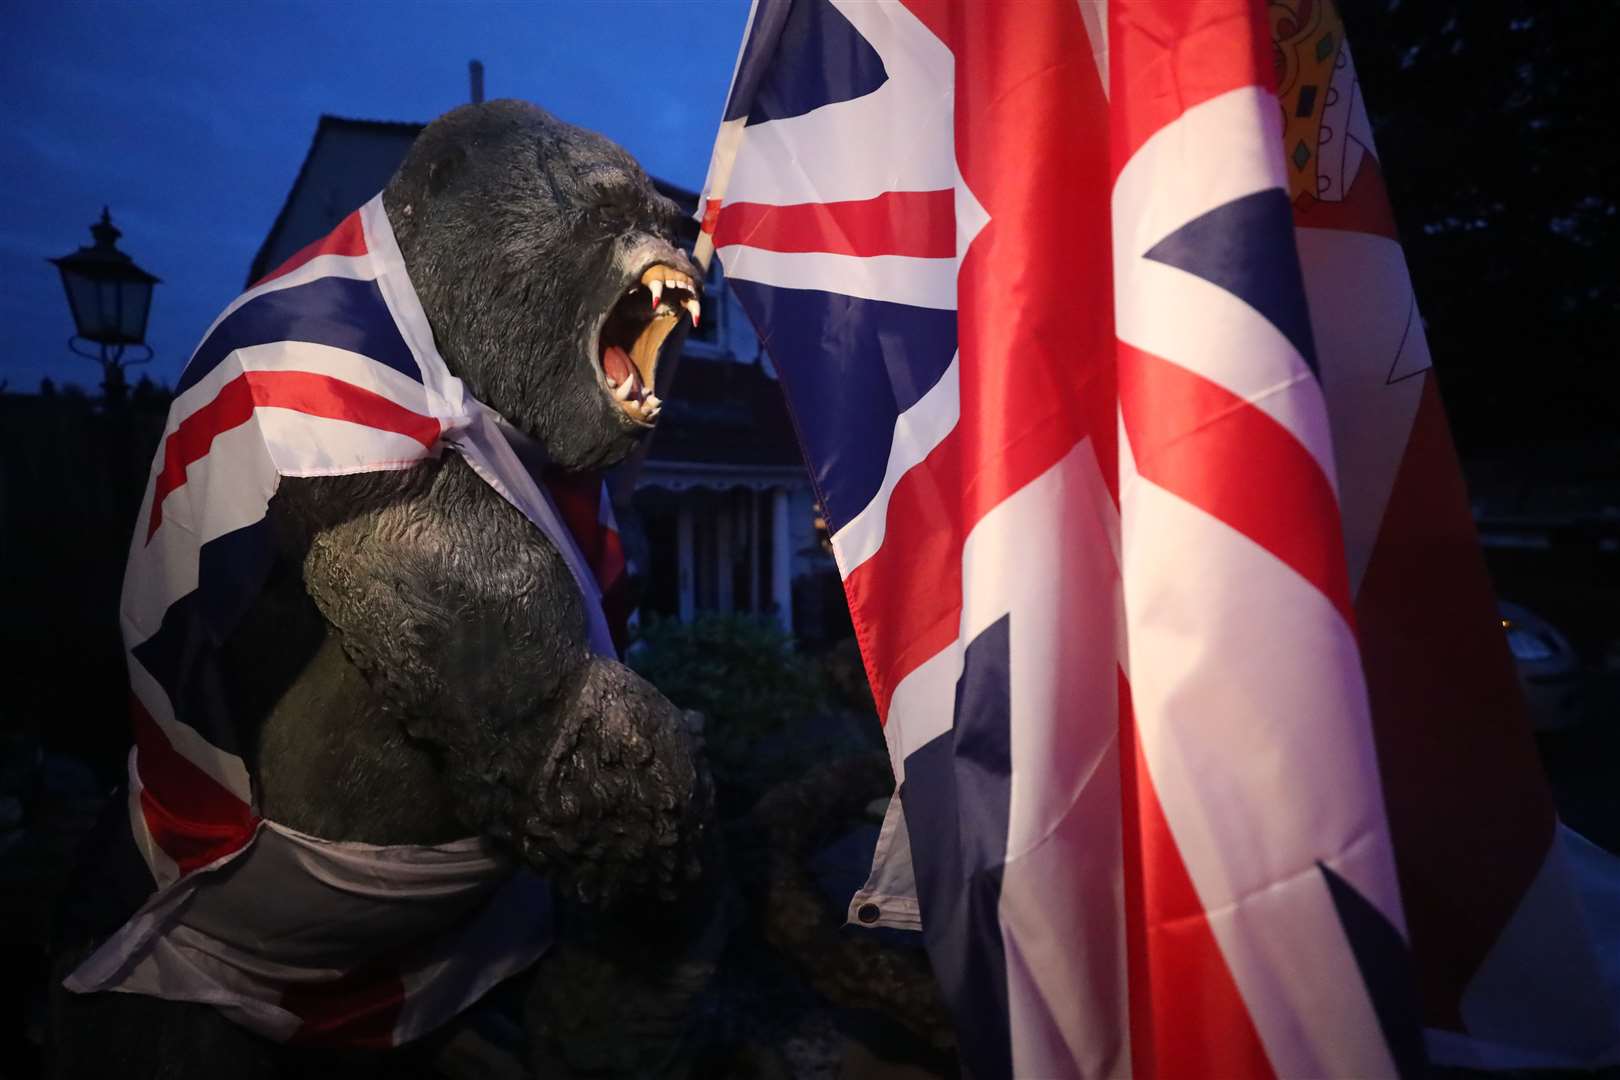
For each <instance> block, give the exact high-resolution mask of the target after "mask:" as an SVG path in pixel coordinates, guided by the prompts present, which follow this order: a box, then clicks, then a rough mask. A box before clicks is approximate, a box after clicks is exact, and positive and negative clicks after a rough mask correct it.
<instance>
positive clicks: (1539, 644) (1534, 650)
mask: <svg viewBox="0 0 1620 1080" xmlns="http://www.w3.org/2000/svg"><path fill="white" fill-rule="evenodd" d="M1507 640H1508V649H1509V651H1511V652H1512V653H1513V659H1515V660H1522V661H1535V660H1551V659H1552V658H1553V657H1554V656H1557V655H1558V650H1557V649H1556V648H1555V647H1554V646H1553V643H1552V642H1550V641H1548V640H1547V639H1546V638H1544V637H1542V636H1541V635H1540V634H1538V633H1536V632H1535V631H1534V630H1527V629H1525V628H1524V627H1522V626H1509V627H1508V628H1507Z"/></svg>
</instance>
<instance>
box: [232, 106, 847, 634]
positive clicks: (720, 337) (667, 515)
mask: <svg viewBox="0 0 1620 1080" xmlns="http://www.w3.org/2000/svg"><path fill="white" fill-rule="evenodd" d="M421 129H422V125H421V124H407V123H388V122H383V121H376V120H351V119H346V118H343V117H337V116H322V117H321V119H320V123H319V125H318V126H317V127H316V129H315V138H314V140H313V142H312V143H311V144H310V148H309V153H308V154H307V155H306V156H305V158H304V163H303V165H302V166H301V167H300V168H299V170H298V175H297V177H296V178H295V179H294V180H293V184H292V189H291V190H290V191H289V192H288V193H287V199H286V202H285V203H284V204H283V205H282V208H281V212H280V213H279V214H278V215H277V216H276V220H275V223H274V224H273V225H271V227H270V232H269V234H268V235H267V236H266V237H265V240H264V243H263V244H262V245H261V246H260V248H259V251H258V254H257V255H255V256H254V259H253V263H252V266H251V267H250V269H249V270H248V282H249V283H250V284H251V283H252V282H254V281H257V280H259V279H260V278H261V277H263V276H264V275H265V274H267V273H269V272H270V271H271V270H273V269H274V268H275V267H277V266H279V265H280V264H281V263H282V262H283V261H285V260H286V259H287V258H288V257H289V256H291V255H292V254H293V253H295V252H297V251H298V250H299V249H300V248H303V247H304V246H305V245H307V244H309V243H311V242H312V241H314V240H316V239H318V238H320V237H321V236H324V235H325V234H326V233H327V232H329V231H331V229H332V228H333V227H334V226H335V225H337V223H338V222H339V221H341V220H342V219H343V218H344V217H345V216H346V215H348V214H349V213H350V212H351V211H353V210H354V209H356V208H357V207H359V206H360V205H361V204H362V203H364V202H365V201H366V200H367V199H369V198H371V197H372V196H373V195H375V194H376V193H377V192H378V191H381V190H382V188H383V187H384V186H386V185H387V183H388V180H389V178H390V177H391V176H393V174H394V170H395V169H397V168H398V167H399V163H400V162H401V161H402V160H403V159H404V157H405V153H406V151H407V150H409V148H410V145H411V143H412V141H413V140H414V139H415V138H416V135H417V133H418V132H419V131H421ZM653 183H654V185H655V186H656V187H657V188H658V190H659V191H661V192H663V194H665V195H667V196H668V197H670V198H671V199H673V200H675V202H676V203H677V204H679V205H680V206H681V207H682V208H683V209H684V210H686V211H687V221H688V223H689V224H688V230H689V231H688V234H687V235H686V236H684V237H683V238H682V240H683V242H684V244H685V245H686V246H688V247H690V245H691V243H692V241H693V240H695V238H696V236H697V224H696V222H695V221H692V220H691V214H692V213H693V212H694V211H695V210H696V207H697V195H696V193H694V192H691V191H687V190H685V189H683V188H679V187H676V186H675V185H673V184H669V183H666V182H664V181H661V180H657V179H654V181H653ZM703 312H704V319H703V322H702V326H701V328H700V329H699V330H697V331H695V332H693V333H692V334H691V335H690V336H689V337H688V339H687V342H686V346H685V348H684V349H683V350H682V353H681V356H680V358H679V361H678V363H677V365H676V367H675V370H674V376H673V380H674V381H673V384H672V386H671V388H670V390H669V392H668V393H666V394H665V395H664V397H665V401H666V404H665V406H664V410H663V415H662V416H661V417H660V420H659V424H658V430H657V431H656V432H655V433H654V435H653V436H652V438H651V440H650V446H649V447H648V448H647V452H646V454H645V456H644V458H643V459H642V460H640V461H637V462H635V463H633V464H630V465H628V466H627V467H621V469H620V470H618V471H617V475H616V476H614V477H611V478H610V486H611V488H612V490H613V493H614V503H615V506H616V508H617V510H618V513H619V518H620V523H621V526H622V528H623V530H624V537H625V543H626V549H627V551H628V553H629V556H630V561H631V567H632V573H633V574H635V575H636V576H637V578H638V579H639V581H640V583H641V589H640V601H641V608H642V610H643V611H653V612H658V613H660V614H664V615H669V616H674V617H677V618H679V619H681V620H682V621H689V620H690V619H692V618H693V617H694V616H695V615H696V614H698V613H699V612H705V611H718V612H753V613H758V614H770V615H774V616H775V617H776V618H777V619H778V620H779V621H780V622H781V624H782V625H783V626H784V627H787V628H789V629H791V630H793V631H794V632H795V633H796V634H797V635H798V636H799V637H800V638H801V639H810V640H827V639H828V638H829V637H830V636H833V635H837V634H839V633H840V632H841V628H842V627H845V626H847V619H848V614H847V611H845V610H844V609H843V606H842V601H841V599H840V598H838V595H837V592H838V590H837V570H836V568H835V566H834V563H833V560H832V556H831V554H830V547H829V545H828V544H827V542H826V534H825V530H824V528H823V527H822V526H821V520H820V517H819V515H818V513H817V511H816V501H815V495H814V491H813V489H812V487H811V484H810V480H809V477H808V475H807V474H806V472H805V469H804V464H803V459H802V458H801V457H800V454H799V449H798V444H797V442H796V441H795V438H794V435H793V424H792V420H791V418H790V417H789V415H788V411H787V406H786V403H785V401H784V400H783V397H782V392H781V388H780V387H779V386H778V384H777V381H776V378H775V375H774V373H773V372H772V371H771V369H770V368H769V363H768V360H766V358H765V357H764V355H763V353H762V351H761V348H760V344H759V339H758V338H757V337H755V335H754V333H753V331H752V329H751V327H750V326H749V324H748V320H747V317H746V316H745V315H744V314H743V312H742V310H741V308H740V307H739V306H738V305H737V303H736V301H735V299H734V298H733V297H732V296H731V295H730V294H729V293H728V291H727V289H726V287H725V280H724V277H723V275H722V274H721V273H720V269H719V266H718V264H716V266H715V267H714V268H713V269H712V270H711V271H710V273H709V277H708V280H707V281H706V282H705V295H704V300H703ZM796 596H797V603H796V602H795V598H796Z"/></svg>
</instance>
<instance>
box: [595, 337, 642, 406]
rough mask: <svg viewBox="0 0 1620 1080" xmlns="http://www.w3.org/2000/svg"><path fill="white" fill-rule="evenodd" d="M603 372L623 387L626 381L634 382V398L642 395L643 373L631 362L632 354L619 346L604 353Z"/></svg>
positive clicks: (609, 347) (632, 385) (631, 390)
mask: <svg viewBox="0 0 1620 1080" xmlns="http://www.w3.org/2000/svg"><path fill="white" fill-rule="evenodd" d="M602 370H603V371H605V372H606V373H607V377H608V378H610V379H612V380H613V381H614V382H615V383H617V384H619V385H621V386H622V385H624V381H625V380H626V379H630V380H632V381H631V383H630V393H631V395H632V396H635V395H639V394H640V393H641V373H640V372H638V371H637V370H636V365H634V364H632V363H631V362H630V354H629V353H627V352H625V351H624V350H623V349H622V348H620V347H619V346H617V345H610V346H608V348H607V350H606V351H605V352H603V353H602Z"/></svg>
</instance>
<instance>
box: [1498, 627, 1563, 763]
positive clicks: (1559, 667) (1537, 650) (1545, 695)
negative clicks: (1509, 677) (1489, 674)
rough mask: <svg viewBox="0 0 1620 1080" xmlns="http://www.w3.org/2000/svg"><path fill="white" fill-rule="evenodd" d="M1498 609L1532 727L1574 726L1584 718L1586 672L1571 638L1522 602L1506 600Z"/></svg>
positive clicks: (1543, 730) (1543, 729) (1538, 730)
mask: <svg viewBox="0 0 1620 1080" xmlns="http://www.w3.org/2000/svg"><path fill="white" fill-rule="evenodd" d="M1497 608H1498V609H1499V611H1500V613H1501V617H1502V632H1503V633H1504V634H1506V635H1507V643H1508V651H1509V652H1511V653H1512V654H1513V663H1514V666H1515V667H1516V668H1517V669H1518V672H1519V685H1520V686H1521V687H1522V688H1523V690H1524V700H1525V705H1526V706H1527V707H1528V709H1529V713H1530V726H1531V727H1532V728H1533V729H1534V730H1535V731H1537V732H1546V731H1561V730H1563V729H1564V728H1568V727H1572V726H1573V725H1574V724H1576V723H1577V722H1578V721H1579V720H1580V718H1581V712H1582V709H1581V706H1582V701H1583V696H1584V694H1583V683H1584V678H1583V676H1584V673H1583V672H1582V670H1581V661H1580V657H1579V656H1577V655H1576V653H1575V650H1574V648H1573V647H1572V646H1571V645H1570V643H1569V639H1568V638H1566V637H1564V635H1563V634H1561V633H1559V632H1558V630H1557V629H1556V628H1555V627H1554V626H1553V625H1552V624H1551V623H1549V622H1548V621H1547V620H1546V619H1543V618H1542V617H1541V616H1539V615H1537V614H1535V613H1534V612H1533V611H1531V610H1530V609H1529V608H1526V607H1524V606H1522V605H1520V604H1514V603H1509V602H1508V601H1505V600H1504V601H1502V602H1501V603H1499V604H1498V605H1497Z"/></svg>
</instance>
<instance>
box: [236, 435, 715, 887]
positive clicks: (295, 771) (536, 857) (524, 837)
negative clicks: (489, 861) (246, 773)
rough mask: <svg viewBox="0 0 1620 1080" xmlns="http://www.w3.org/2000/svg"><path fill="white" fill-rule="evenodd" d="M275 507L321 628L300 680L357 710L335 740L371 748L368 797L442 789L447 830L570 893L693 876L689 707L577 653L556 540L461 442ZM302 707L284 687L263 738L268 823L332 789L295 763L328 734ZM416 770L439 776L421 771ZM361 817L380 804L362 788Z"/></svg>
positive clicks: (291, 490)
mask: <svg viewBox="0 0 1620 1080" xmlns="http://www.w3.org/2000/svg"><path fill="white" fill-rule="evenodd" d="M272 513H273V516H274V520H275V521H276V524H277V528H278V533H279V535H280V537H281V541H282V545H283V548H284V551H285V553H286V557H287V558H289V559H295V560H298V564H299V565H301V567H302V585H303V588H304V590H305V591H307V595H308V596H309V598H310V599H311V600H312V601H313V603H314V607H315V608H316V609H318V611H319V614H320V616H321V618H322V620H323V621H324V623H325V624H326V625H327V626H328V627H329V629H328V631H327V640H326V642H325V644H324V645H323V647H322V649H321V651H320V653H318V654H317V656H316V658H315V660H314V661H313V663H312V668H313V673H314V674H315V675H316V676H317V677H316V678H315V679H313V680H311V679H304V680H301V682H302V683H303V684H305V686H306V687H308V686H310V685H312V684H313V686H314V687H316V688H317V689H319V688H322V687H325V688H327V689H328V690H329V692H328V693H327V695H326V698H325V699H324V700H323V701H321V702H320V705H321V707H322V708H323V709H325V710H330V709H332V708H341V709H346V710H349V711H351V712H352V713H353V714H354V717H355V724H356V726H357V727H358V728H360V729H364V730H371V731H373V733H374V735H373V737H372V738H371V739H370V742H371V743H372V744H374V745H371V746H368V747H366V748H359V749H357V748H355V747H352V746H348V747H344V748H343V749H344V752H343V754H342V755H334V756H341V757H342V758H343V760H344V761H345V762H347V763H348V765H347V767H348V768H349V770H350V772H351V773H352V772H353V769H354V763H355V762H357V761H361V762H364V761H371V762H373V764H372V765H371V766H370V769H371V771H372V772H375V773H376V774H377V775H376V777H375V779H377V780H379V781H381V784H382V790H381V791H374V792H373V794H372V795H371V797H370V798H371V802H373V803H375V801H376V799H377V798H378V797H379V795H382V796H383V797H387V796H386V793H387V792H391V793H392V797H393V798H395V799H397V800H399V806H398V808H397V809H399V810H400V811H401V812H403V813H405V814H407V815H408V814H409V813H410V812H411V808H412V806H414V805H415V804H416V803H417V802H418V800H419V796H422V795H427V794H428V792H427V790H426V789H428V788H430V787H438V788H441V789H443V790H445V791H447V792H448V798H447V799H446V800H445V801H444V805H443V806H442V808H440V809H439V810H438V811H437V814H438V815H439V816H441V817H442V816H443V815H444V814H445V813H449V814H450V815H452V816H453V817H454V819H455V821H454V822H453V824H454V826H455V827H454V828H452V829H450V830H449V831H450V833H451V834H466V833H470V832H477V833H483V834H486V835H490V836H493V837H495V838H497V839H498V840H501V841H503V842H504V843H506V844H507V845H508V846H509V847H510V849H511V850H512V851H513V852H514V854H517V855H519V856H521V857H522V858H523V859H524V860H525V861H526V862H528V863H529V864H530V865H532V866H534V867H535V868H536V869H539V870H541V871H543V872H544V873H546V874H548V875H549V876H550V877H551V878H552V879H553V880H554V881H555V882H556V883H557V884H558V885H559V886H560V887H562V888H563V890H564V892H565V893H566V894H571V895H574V896H576V897H578V898H580V899H587V900H594V901H612V900H613V899H615V898H616V897H618V896H619V895H620V894H622V893H640V894H643V895H644V894H645V893H647V892H648V891H651V890H653V889H657V890H658V891H659V892H661V893H664V894H666V895H667V894H670V893H672V892H673V891H674V889H675V887H676V886H677V885H678V884H679V883H680V882H681V881H683V880H684V879H686V878H689V877H691V876H693V875H694V874H695V873H696V869H697V868H696V865H695V854H696V853H695V850H694V849H695V845H696V841H697V835H698V833H699V832H700V823H701V821H702V819H703V817H704V816H705V815H706V812H707V799H708V793H707V781H706V778H705V777H704V776H703V775H702V774H701V770H700V768H699V767H698V766H697V764H696V763H695V761H694V757H693V748H692V745H691V739H690V736H689V734H688V732H687V730H686V725H685V723H684V718H683V716H682V715H681V713H680V712H679V710H677V709H675V708H674V707H673V706H672V705H670V704H669V702H668V701H666V700H665V699H664V698H663V697H662V696H660V695H659V694H658V692H657V691H656V690H654V689H653V688H652V687H651V686H650V685H649V684H648V683H646V682H645V681H644V680H643V679H641V678H640V677H639V676H637V675H636V674H635V673H634V672H632V671H630V670H629V669H628V668H626V667H624V666H623V665H622V664H619V663H617V662H614V661H612V660H607V659H603V658H600V657H595V656H592V655H591V654H590V653H589V652H588V650H587V649H586V648H585V647H584V645H583V642H584V640H585V632H584V616H583V613H582V610H581V598H580V596H579V593H578V589H577V586H576V585H575V584H574V582H573V579H572V577H571V576H570V575H569V572H568V570H567V567H566V565H565V564H564V563H563V561H562V559H561V557H560V556H559V554H558V553H557V551H556V549H555V548H554V547H553V546H552V544H551V543H550V541H549V540H547V539H546V538H545V537H544V536H543V535H542V534H540V533H539V531H538V530H536V529H535V528H534V527H533V526H532V525H531V524H530V523H529V522H528V521H527V520H525V519H524V518H523V517H522V516H521V515H520V514H519V513H518V511H517V510H515V509H514V508H513V507H511V506H510V505H509V504H507V503H506V502H505V501H504V500H502V499H501V498H500V496H499V495H497V494H496V493H495V492H494V491H493V490H492V489H491V488H489V486H488V485H487V484H485V483H484V482H483V481H482V480H480V479H479V478H478V477H477V476H476V475H475V474H474V473H473V472H472V470H471V469H470V468H469V467H468V466H467V465H466V464H465V462H463V461H462V460H461V458H460V457H459V456H457V455H455V454H453V453H452V454H446V455H445V457H444V458H443V459H441V460H439V461H434V462H429V463H426V464H424V465H423V466H420V467H418V468H416V469H412V470H409V471H408V472H403V473H400V472H391V473H375V474H364V475H360V476H352V477H326V478H317V479H287V480H284V481H283V482H282V486H281V489H280V490H279V491H278V493H277V495H276V499H275V501H274V503H273V504H272ZM323 664H324V665H326V667H325V668H321V667H320V665H323ZM327 669H329V670H327ZM307 693H308V691H306V696H307ZM310 713H311V710H310V709H309V708H307V707H300V703H299V702H296V701H290V700H288V699H284V700H283V701H282V703H281V704H280V705H278V707H277V708H276V709H275V710H274V712H273V714H272V715H271V717H270V719H269V721H268V722H267V723H266V725H265V727H264V731H263V735H262V737H261V739H260V741H259V770H258V771H259V776H260V779H261V783H262V786H263V791H262V793H261V801H262V802H263V804H264V810H265V813H266V814H267V815H268V816H271V817H277V818H278V820H286V816H285V815H286V814H288V813H291V814H292V816H295V817H296V815H297V812H298V810H299V809H300V808H301V807H303V806H304V805H306V804H308V805H311V806H313V805H318V804H320V803H322V802H323V801H324V802H325V803H326V804H327V805H328V806H330V804H331V802H332V800H333V799H334V792H333V791H331V790H330V788H329V786H328V785H327V784H325V783H321V782H320V780H319V779H318V770H316V769H312V768H311V763H310V762H306V761H303V760H301V758H302V751H303V749H304V748H307V747H308V746H309V745H310V742H311V740H312V739H314V738H319V737H321V736H320V735H319V734H318V733H317V731H316V729H317V728H319V727H321V726H322V725H323V721H320V720H317V719H315V718H314V717H313V716H311V715H310ZM324 723H325V726H326V727H330V726H331V725H330V723H329V722H324ZM306 728H307V729H308V730H305V729H306ZM327 737H329V736H327ZM391 767H394V768H397V770H398V773H397V775H396V777H394V778H393V782H392V783H390V782H389V780H390V778H389V776H388V773H389V771H390V768H391ZM423 769H427V770H431V771H432V772H435V773H436V774H437V780H438V783H437V784H436V785H435V784H432V783H431V779H432V778H431V777H428V776H426V775H423V776H422V778H421V780H420V781H417V780H414V779H413V778H414V777H415V776H416V775H417V774H418V772H419V771H420V770H423ZM311 783H318V784H320V786H321V787H322V788H324V790H309V787H310V784H311ZM278 815H281V816H278ZM357 816H358V817H360V818H363V819H365V820H371V821H376V820H379V819H380V818H382V817H385V816H386V814H379V813H378V808H377V807H376V806H374V805H373V806H371V807H369V808H368V809H367V811H366V813H365V814H362V815H357ZM287 823H288V824H291V825H294V826H295V827H303V826H301V825H300V824H299V822H298V821H296V820H294V821H288V822H287ZM428 824H429V822H427V821H421V822H419V827H421V828H426V827H427V826H428ZM447 824H450V823H445V822H442V821H441V822H439V831H440V832H441V833H442V832H443V830H444V827H445V825H447ZM321 835H329V836H330V835H331V833H330V832H322V833H321ZM352 838H355V839H369V838H368V837H352ZM443 838H445V837H444V836H443V835H439V836H431V837H426V839H443ZM380 842H394V839H393V838H390V840H388V841H380Z"/></svg>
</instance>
